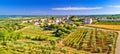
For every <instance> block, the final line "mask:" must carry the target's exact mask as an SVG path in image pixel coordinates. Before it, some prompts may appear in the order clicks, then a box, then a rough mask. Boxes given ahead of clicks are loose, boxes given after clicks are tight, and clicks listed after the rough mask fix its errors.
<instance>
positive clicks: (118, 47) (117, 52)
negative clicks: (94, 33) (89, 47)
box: [81, 26, 120, 54]
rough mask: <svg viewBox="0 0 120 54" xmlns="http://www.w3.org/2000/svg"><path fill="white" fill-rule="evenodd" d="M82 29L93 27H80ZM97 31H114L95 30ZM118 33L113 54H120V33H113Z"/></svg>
mask: <svg viewBox="0 0 120 54" xmlns="http://www.w3.org/2000/svg"><path fill="white" fill-rule="evenodd" d="M81 27H84V28H93V29H95V28H94V27H85V26H81ZM97 30H108V31H114V30H109V29H102V28H97ZM115 32H118V39H117V43H116V49H115V54H120V31H115Z"/></svg>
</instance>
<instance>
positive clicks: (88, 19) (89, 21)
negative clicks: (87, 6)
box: [84, 18, 93, 24]
mask: <svg viewBox="0 0 120 54" xmlns="http://www.w3.org/2000/svg"><path fill="white" fill-rule="evenodd" d="M84 22H85V23H86V24H91V23H92V22H93V20H92V18H85V21H84Z"/></svg>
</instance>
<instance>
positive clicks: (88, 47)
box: [64, 28, 118, 53]
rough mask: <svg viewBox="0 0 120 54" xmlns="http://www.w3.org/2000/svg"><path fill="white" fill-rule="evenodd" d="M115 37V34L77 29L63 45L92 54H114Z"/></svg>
mask: <svg viewBox="0 0 120 54" xmlns="http://www.w3.org/2000/svg"><path fill="white" fill-rule="evenodd" d="M117 35H118V33H116V32H110V31H102V30H96V29H86V28H79V29H78V30H77V31H76V32H74V33H72V34H70V35H69V37H68V38H67V39H66V40H65V41H64V44H65V45H66V46H69V47H73V48H75V49H78V50H84V51H90V52H92V53H111V52H112V53H114V49H115V45H116V44H115V43H116V39H117Z"/></svg>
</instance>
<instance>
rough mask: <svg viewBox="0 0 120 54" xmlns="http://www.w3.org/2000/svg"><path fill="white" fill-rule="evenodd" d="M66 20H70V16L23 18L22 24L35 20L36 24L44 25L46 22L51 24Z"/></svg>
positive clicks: (61, 22) (62, 22)
mask: <svg viewBox="0 0 120 54" xmlns="http://www.w3.org/2000/svg"><path fill="white" fill-rule="evenodd" d="M66 20H69V16H67V17H63V18H54V19H51V18H41V19H27V20H23V21H22V24H25V23H29V22H34V25H36V26H43V25H44V24H47V25H51V24H64V23H65V22H66Z"/></svg>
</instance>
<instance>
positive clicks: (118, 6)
mask: <svg viewBox="0 0 120 54" xmlns="http://www.w3.org/2000/svg"><path fill="white" fill-rule="evenodd" d="M108 7H112V8H120V5H110V6H108Z"/></svg>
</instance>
